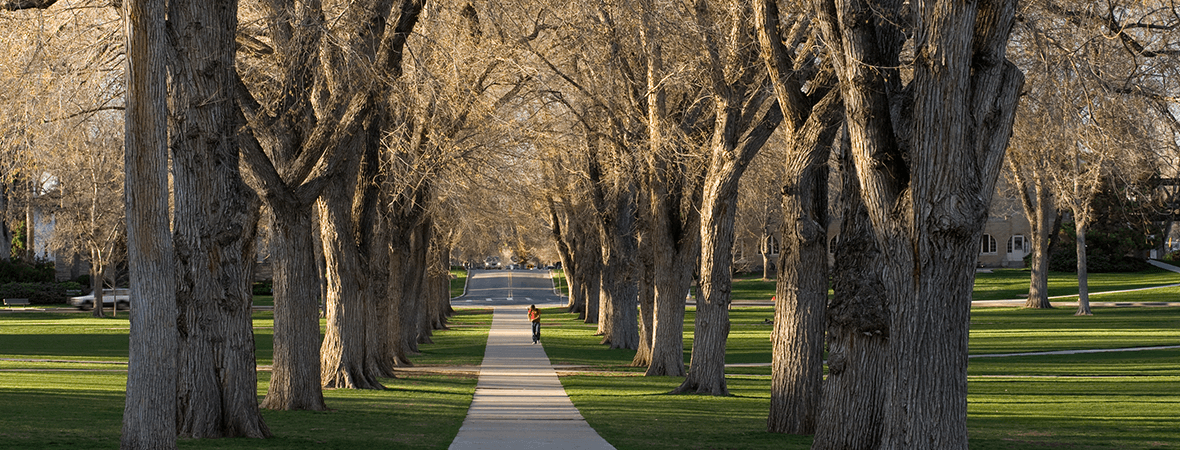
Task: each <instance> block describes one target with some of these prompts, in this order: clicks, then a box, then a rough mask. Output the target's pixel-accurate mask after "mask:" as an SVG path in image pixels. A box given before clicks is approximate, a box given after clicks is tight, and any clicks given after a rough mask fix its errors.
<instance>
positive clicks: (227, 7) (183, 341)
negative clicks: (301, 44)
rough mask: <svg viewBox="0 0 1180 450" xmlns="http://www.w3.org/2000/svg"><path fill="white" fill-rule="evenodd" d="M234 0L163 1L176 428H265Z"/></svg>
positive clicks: (261, 431) (261, 433)
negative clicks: (169, 42) (236, 87)
mask: <svg viewBox="0 0 1180 450" xmlns="http://www.w3.org/2000/svg"><path fill="white" fill-rule="evenodd" d="M237 11H238V3H237V1H236V0H218V1H214V2H195V1H183V0H181V1H173V2H169V12H168V16H169V22H170V24H172V25H173V26H174V27H175V30H176V33H175V36H174V40H173V43H174V45H175V46H176V53H175V60H174V61H173V64H172V65H171V68H172V71H173V74H172V80H173V82H172V83H171V88H172V105H173V108H174V110H173V113H172V120H171V121H170V126H171V127H172V132H171V133H170V135H171V137H172V173H173V177H172V180H173V187H174V189H173V192H174V196H173V198H174V202H173V208H174V215H173V222H172V229H173V243H174V245H175V248H176V255H177V260H176V263H177V267H176V269H177V273H176V276H177V286H176V303H177V306H178V308H179V315H180V316H179V318H178V319H179V320H178V322H177V323H178V324H179V326H180V330H179V338H180V340H179V348H180V350H179V371H178V372H177V375H178V376H177V382H178V387H177V402H178V405H177V410H178V414H179V418H178V425H179V430H178V433H179V434H180V435H181V436H185V437H191V438H220V437H253V438H264V437H268V436H270V430H269V429H268V428H267V426H266V423H265V421H263V419H262V414H261V413H260V412H259V408H258V394H257V391H258V375H257V368H256V360H255V356H254V327H253V325H254V324H253V321H252V319H251V314H252V306H253V291H252V282H253V278H254V277H253V274H254V270H253V269H254V256H255V252H254V249H255V236H256V232H257V228H258V219H259V214H260V212H259V199H258V197H257V196H256V195H254V192H253V191H251V190H250V188H249V187H248V186H247V185H246V184H245V182H244V181H243V180H242V175H241V172H240V164H239V162H240V158H239V149H238V139H237V138H236V135H237V132H238V129H240V128H241V125H242V124H241V122H240V121H239V120H238V105H237V102H236V99H235V98H234V93H233V92H232V91H228V90H226V89H225V87H226V86H232V85H233V84H234V82H235V79H236V77H237V74H236V73H235V70H234V51H235V48H236V44H235V43H234V38H235V33H236V32H237V26H238V20H237Z"/></svg>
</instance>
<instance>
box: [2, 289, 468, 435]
mask: <svg viewBox="0 0 1180 450" xmlns="http://www.w3.org/2000/svg"><path fill="white" fill-rule="evenodd" d="M127 325H128V323H127V319H126V317H125V316H123V317H119V318H113V319H112V318H106V319H93V318H90V316H89V315H85V314H60V313H58V314H53V313H20V314H0V343H3V347H2V348H0V358H3V359H5V360H0V411H4V412H5V414H0V449H10V448H11V449H40V448H62V449H91V448H94V449H98V448H102V449H109V448H117V447H118V445H119V436H120V429H121V426H122V414H123V398H124V395H123V393H124V390H125V388H126V383H127V375H126V361H127V332H128V327H127ZM272 325H273V320H272V319H271V314H270V313H269V312H262V313H255V344H256V345H257V346H258V348H257V350H256V351H257V354H258V362H259V364H269V363H270V355H271V353H272V352H271V349H270V345H271V336H272V334H271V328H270V327H271V326H272ZM490 325H491V310H490V309H458V310H457V311H456V313H455V315H454V316H453V317H452V320H451V323H450V326H451V328H450V329H449V330H439V331H436V332H435V335H434V336H433V340H434V343H433V344H424V345H422V346H421V350H422V354H421V355H417V356H414V357H411V360H412V361H414V363H415V364H416V365H419V366H438V365H478V364H479V363H480V361H482V359H483V353H484V347H485V346H486V343H487V333H488V329H489V327H490ZM258 377H259V380H258V391H257V392H258V396H259V399H261V398H262V397H263V396H264V395H265V394H266V387H267V383H268V382H269V377H270V373H269V372H266V371H262V372H259V374H258ZM380 381H381V382H382V383H383V384H384V385H385V386H386V388H387V389H385V390H382V391H353V390H343V389H341V390H326V391H324V398H325V402H326V403H327V405H328V407H329V408H331V410H330V411H326V412H306V411H263V417H264V418H265V420H266V423H267V425H268V426H269V427H270V429H271V431H272V432H273V433H274V435H275V437H274V438H271V439H264V440H258V439H199V440H184V439H182V440H181V441H180V442H179V447H180V448H185V449H316V450H323V449H353V448H399V449H400V448H411V449H417V448H421V449H442V448H446V447H447V446H448V445H450V443H451V441H452V440H454V437H455V434H456V433H458V430H459V427H460V426H461V425H462V422H463V419H464V417H466V414H467V408H468V407H469V406H470V404H471V398H472V395H473V394H474V392H475V384H476V382H477V380H476V378H475V377H474V376H470V375H445V374H425V373H416V372H399V374H398V378H392V379H382V380H380Z"/></svg>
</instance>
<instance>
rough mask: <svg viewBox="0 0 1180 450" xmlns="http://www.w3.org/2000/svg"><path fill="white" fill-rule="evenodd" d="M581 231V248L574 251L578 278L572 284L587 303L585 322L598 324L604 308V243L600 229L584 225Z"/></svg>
mask: <svg viewBox="0 0 1180 450" xmlns="http://www.w3.org/2000/svg"><path fill="white" fill-rule="evenodd" d="M579 232H580V234H579V238H578V242H579V245H578V248H579V250H578V251H575V252H574V257H575V258H577V263H576V264H577V266H576V267H577V271H576V272H574V277H576V278H577V280H576V281H575V282H574V283H573V284H572V285H571V286H577V287H578V295H579V296H580V297H582V299H583V301H584V302H585V304H586V310H585V312H584V313H583V316H584V317H582V318H583V319H584V320H583V322H585V323H595V324H596V323H598V316H599V315H600V314H599V313H600V311H601V310H602V291H601V289H600V287H601V284H602V245H601V244H599V242H601V241H600V238H599V236H598V230H593V229H590V230H587V229H586V227H584V226H583V227H580V228H579ZM571 295H573V294H571Z"/></svg>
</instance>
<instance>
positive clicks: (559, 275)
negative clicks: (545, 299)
mask: <svg viewBox="0 0 1180 450" xmlns="http://www.w3.org/2000/svg"><path fill="white" fill-rule="evenodd" d="M549 275H550V276H551V277H553V286H554V287H556V288H557V292H560V293H561V295H565V296H569V295H570V284H569V281H567V280H566V279H565V269H550V270H549Z"/></svg>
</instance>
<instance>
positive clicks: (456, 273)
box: [451, 269, 467, 298]
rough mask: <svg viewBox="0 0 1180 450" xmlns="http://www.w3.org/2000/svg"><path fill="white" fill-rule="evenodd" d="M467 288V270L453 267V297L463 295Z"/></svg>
mask: <svg viewBox="0 0 1180 450" xmlns="http://www.w3.org/2000/svg"><path fill="white" fill-rule="evenodd" d="M466 288H467V271H466V270H463V269H451V298H455V297H458V296H460V295H463V290H464V289H466Z"/></svg>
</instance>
